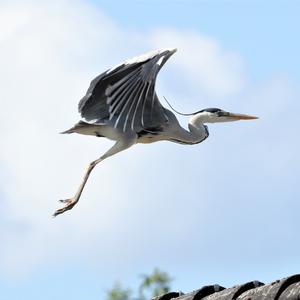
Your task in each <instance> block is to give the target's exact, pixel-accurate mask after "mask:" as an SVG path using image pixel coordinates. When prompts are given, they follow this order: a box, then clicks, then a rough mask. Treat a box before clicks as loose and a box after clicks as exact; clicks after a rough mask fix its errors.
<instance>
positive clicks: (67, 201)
mask: <svg viewBox="0 0 300 300" xmlns="http://www.w3.org/2000/svg"><path fill="white" fill-rule="evenodd" d="M58 201H59V202H61V203H71V202H72V201H73V199H72V198H71V199H63V200H58Z"/></svg>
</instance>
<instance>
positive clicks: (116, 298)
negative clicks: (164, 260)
mask: <svg viewBox="0 0 300 300" xmlns="http://www.w3.org/2000/svg"><path fill="white" fill-rule="evenodd" d="M141 279H142V281H141V283H140V285H139V287H138V290H137V294H138V296H137V297H133V296H132V290H130V289H128V288H123V287H122V286H121V284H120V283H116V284H115V285H114V286H113V288H111V289H110V290H108V292H107V297H106V300H150V299H151V298H152V297H156V296H159V295H161V294H165V293H167V292H169V291H170V282H171V281H172V278H171V277H170V276H169V275H168V273H166V272H163V271H160V270H159V269H157V268H155V269H154V270H153V272H152V273H151V274H150V275H141Z"/></svg>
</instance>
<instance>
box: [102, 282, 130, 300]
mask: <svg viewBox="0 0 300 300" xmlns="http://www.w3.org/2000/svg"><path fill="white" fill-rule="evenodd" d="M131 294H132V291H131V290H130V289H124V288H123V287H122V285H121V284H120V283H119V282H117V283H115V285H114V286H113V287H112V288H111V289H110V290H108V291H107V296H106V299H107V300H131V299H132V298H131Z"/></svg>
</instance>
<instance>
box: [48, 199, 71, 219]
mask: <svg viewBox="0 0 300 300" xmlns="http://www.w3.org/2000/svg"><path fill="white" fill-rule="evenodd" d="M59 202H62V203H65V204H66V205H65V206H64V207H63V208H60V209H58V210H56V211H55V212H54V214H53V217H56V216H58V215H60V214H62V213H64V212H65V211H67V210H70V209H72V208H73V206H74V205H75V204H76V203H77V201H76V200H75V199H73V198H71V199H66V200H59Z"/></svg>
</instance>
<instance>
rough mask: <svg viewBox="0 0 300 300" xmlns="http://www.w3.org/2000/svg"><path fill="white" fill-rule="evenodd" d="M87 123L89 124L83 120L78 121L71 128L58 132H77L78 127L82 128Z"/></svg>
mask: <svg viewBox="0 0 300 300" xmlns="http://www.w3.org/2000/svg"><path fill="white" fill-rule="evenodd" d="M87 125H89V124H88V123H86V122H83V121H79V122H78V123H76V124H75V125H74V126H73V127H72V128H70V129H68V130H66V131H63V132H60V133H61V134H65V133H74V132H78V129H80V128H82V127H86V126H87Z"/></svg>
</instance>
